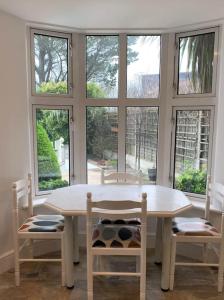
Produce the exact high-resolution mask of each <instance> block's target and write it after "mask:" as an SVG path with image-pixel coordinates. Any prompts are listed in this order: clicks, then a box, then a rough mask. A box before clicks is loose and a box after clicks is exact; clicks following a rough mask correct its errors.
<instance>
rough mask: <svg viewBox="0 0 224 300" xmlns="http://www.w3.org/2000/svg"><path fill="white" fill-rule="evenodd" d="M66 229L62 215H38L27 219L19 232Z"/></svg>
mask: <svg viewBox="0 0 224 300" xmlns="http://www.w3.org/2000/svg"><path fill="white" fill-rule="evenodd" d="M63 230H64V217H63V216H61V215H36V216H33V217H31V218H29V219H27V220H26V221H25V222H24V223H23V224H22V225H21V226H20V228H19V230H18V232H60V231H63Z"/></svg>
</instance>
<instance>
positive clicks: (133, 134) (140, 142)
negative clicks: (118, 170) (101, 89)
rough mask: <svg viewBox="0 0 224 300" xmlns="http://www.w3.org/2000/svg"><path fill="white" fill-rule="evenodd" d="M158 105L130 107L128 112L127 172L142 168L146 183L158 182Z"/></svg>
mask: <svg viewBox="0 0 224 300" xmlns="http://www.w3.org/2000/svg"><path fill="white" fill-rule="evenodd" d="M158 118H159V111H158V108H157V107H128V108H127V113H126V128H127V129H126V172H130V173H131V172H136V171H139V170H141V171H142V173H143V175H144V181H145V182H146V183H149V182H150V183H155V182H156V171H157V170H156V167H157V166H156V164H157V143H158Z"/></svg>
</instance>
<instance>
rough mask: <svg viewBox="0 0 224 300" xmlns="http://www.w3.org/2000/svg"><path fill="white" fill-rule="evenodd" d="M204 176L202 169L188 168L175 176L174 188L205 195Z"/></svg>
mask: <svg viewBox="0 0 224 300" xmlns="http://www.w3.org/2000/svg"><path fill="white" fill-rule="evenodd" d="M206 178H207V174H206V172H205V171H204V170H195V169H192V168H188V169H186V170H185V171H184V172H183V173H182V174H181V175H179V176H178V177H177V178H176V183H175V188H176V189H178V190H181V191H183V192H189V193H195V194H203V195H205V193H206Z"/></svg>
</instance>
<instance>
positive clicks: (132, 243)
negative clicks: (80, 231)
mask: <svg viewBox="0 0 224 300" xmlns="http://www.w3.org/2000/svg"><path fill="white" fill-rule="evenodd" d="M92 241H93V242H92V247H101V248H102V247H103V248H140V247H141V232H140V226H133V225H131V226H128V225H123V224H122V225H118V224H116V225H113V224H97V225H96V226H95V228H94V230H93V236H92Z"/></svg>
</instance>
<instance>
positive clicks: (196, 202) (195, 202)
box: [189, 197, 221, 214]
mask: <svg viewBox="0 0 224 300" xmlns="http://www.w3.org/2000/svg"><path fill="white" fill-rule="evenodd" d="M189 200H190V201H191V203H192V204H193V207H194V208H196V209H199V210H203V211H204V210H205V200H204V201H202V199H201V198H200V199H197V198H195V197H194V198H191V197H189ZM210 211H211V212H214V213H217V214H220V213H221V211H220V210H219V209H218V208H216V207H215V206H214V205H212V204H211V205H210Z"/></svg>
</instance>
